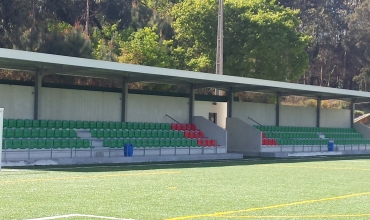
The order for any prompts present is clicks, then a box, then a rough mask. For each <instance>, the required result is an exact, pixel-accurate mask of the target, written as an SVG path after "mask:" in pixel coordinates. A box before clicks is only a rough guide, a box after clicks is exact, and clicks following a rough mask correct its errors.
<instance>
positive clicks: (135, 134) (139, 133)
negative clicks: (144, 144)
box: [134, 130, 141, 138]
mask: <svg viewBox="0 0 370 220" xmlns="http://www.w3.org/2000/svg"><path fill="white" fill-rule="evenodd" d="M134 132H135V133H134V137H135V138H139V137H140V135H141V132H140V130H135V131H134Z"/></svg>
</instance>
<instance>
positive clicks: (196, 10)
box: [172, 0, 309, 80]
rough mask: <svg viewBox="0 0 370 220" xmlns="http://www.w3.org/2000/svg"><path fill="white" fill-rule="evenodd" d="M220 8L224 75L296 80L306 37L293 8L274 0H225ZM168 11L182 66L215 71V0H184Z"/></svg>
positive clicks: (304, 63) (304, 66) (303, 65)
mask: <svg viewBox="0 0 370 220" xmlns="http://www.w3.org/2000/svg"><path fill="white" fill-rule="evenodd" d="M224 11H225V12H224V13H225V30H224V59H225V60H224V73H225V74H228V75H237V76H245V77H254V78H262V79H273V80H296V79H297V78H298V77H299V76H300V75H302V74H303V72H304V71H305V70H306V69H307V68H308V55H307V53H306V51H305V48H306V47H307V45H308V42H309V37H307V36H305V35H304V34H302V33H301V32H298V31H297V28H298V27H299V25H300V20H299V18H298V13H299V12H298V11H294V10H290V9H287V8H284V7H282V6H280V5H278V4H277V3H276V2H275V1H274V0H251V1H243V0H226V1H225V9H224ZM172 15H173V17H174V24H173V26H174V28H175V32H176V36H175V39H176V44H177V47H178V48H177V49H178V50H180V51H183V53H184V58H185V65H186V66H187V68H188V69H192V70H197V71H205V72H214V66H215V56H216V35H217V1H214V0H202V1H200V0H184V1H182V2H181V3H178V4H177V5H175V7H174V8H173V10H172Z"/></svg>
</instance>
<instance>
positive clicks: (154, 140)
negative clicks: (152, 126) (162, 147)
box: [153, 138, 160, 147]
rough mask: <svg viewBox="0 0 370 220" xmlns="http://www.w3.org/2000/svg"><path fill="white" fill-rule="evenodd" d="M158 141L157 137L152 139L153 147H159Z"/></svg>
mask: <svg viewBox="0 0 370 220" xmlns="http://www.w3.org/2000/svg"><path fill="white" fill-rule="evenodd" d="M159 144H160V141H159V139H158V138H154V139H153V147H159Z"/></svg>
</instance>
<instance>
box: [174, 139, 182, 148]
mask: <svg viewBox="0 0 370 220" xmlns="http://www.w3.org/2000/svg"><path fill="white" fill-rule="evenodd" d="M175 141H176V147H181V144H182V141H181V139H179V138H175Z"/></svg>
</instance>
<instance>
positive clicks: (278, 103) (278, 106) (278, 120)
mask: <svg viewBox="0 0 370 220" xmlns="http://www.w3.org/2000/svg"><path fill="white" fill-rule="evenodd" d="M280 101H281V95H280V93H277V94H276V107H275V110H276V123H275V124H276V126H280Z"/></svg>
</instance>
